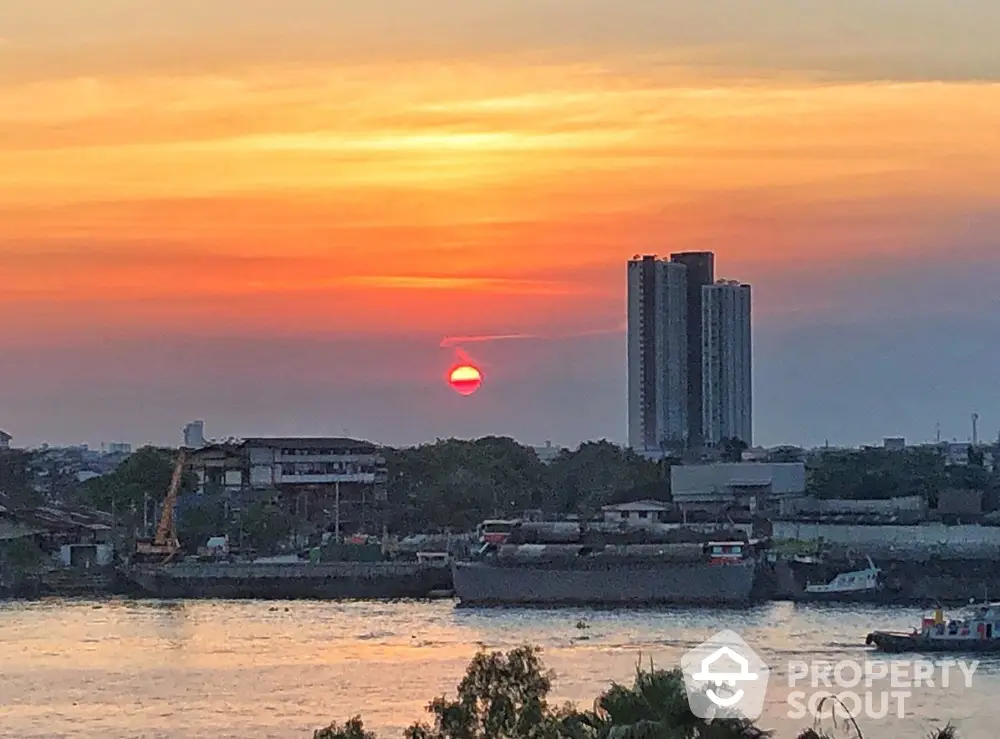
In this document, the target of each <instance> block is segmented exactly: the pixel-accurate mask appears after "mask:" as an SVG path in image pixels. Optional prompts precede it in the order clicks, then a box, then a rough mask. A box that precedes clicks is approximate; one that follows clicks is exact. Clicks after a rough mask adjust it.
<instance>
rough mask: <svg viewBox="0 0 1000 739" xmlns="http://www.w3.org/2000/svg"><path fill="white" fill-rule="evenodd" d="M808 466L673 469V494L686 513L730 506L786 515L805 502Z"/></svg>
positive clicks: (744, 464)
mask: <svg viewBox="0 0 1000 739" xmlns="http://www.w3.org/2000/svg"><path fill="white" fill-rule="evenodd" d="M805 490H806V466H805V465H804V464H803V463H801V462H732V463H726V464H683V465H674V466H673V467H671V468H670V492H671V495H672V497H673V500H674V503H676V504H677V505H678V506H679V507H680V508H681V509H683V510H722V509H725V508H727V507H730V506H739V507H741V508H748V509H749V510H750V511H757V510H761V509H764V508H769V507H773V508H777V509H778V510H779V511H782V510H783V509H784V508H789V507H791V506H792V505H793V504H794V503H795V502H797V501H799V500H801V498H802V497H803V496H804V495H805Z"/></svg>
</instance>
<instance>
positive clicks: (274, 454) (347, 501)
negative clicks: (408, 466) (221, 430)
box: [188, 437, 389, 531]
mask: <svg viewBox="0 0 1000 739" xmlns="http://www.w3.org/2000/svg"><path fill="white" fill-rule="evenodd" d="M188 466H189V467H190V469H191V470H192V471H193V472H194V473H195V475H196V476H197V479H198V484H197V492H198V493H199V494H216V495H218V494H221V495H223V496H225V497H226V498H228V499H230V500H231V501H232V502H233V504H234V505H235V506H238V505H240V504H241V503H242V502H244V501H249V500H257V499H259V498H260V496H261V495H268V494H272V493H273V495H272V498H273V499H275V500H278V501H281V502H283V504H284V505H285V506H286V508H287V509H288V510H290V511H294V512H295V513H296V514H297V515H299V516H301V517H303V518H306V519H310V520H314V521H324V522H329V521H337V520H339V521H340V523H341V527H340V528H341V530H342V531H348V530H352V529H357V528H363V527H365V526H367V525H370V524H372V523H373V521H372V519H371V516H370V515H369V514H371V512H372V507H373V504H378V503H381V502H383V501H385V500H386V497H387V494H386V486H387V483H388V477H389V475H388V469H387V467H386V459H385V455H384V454H383V452H382V450H381V448H380V447H379V446H377V445H376V444H373V443H371V442H368V441H360V440H357V439H347V438H341V437H251V438H247V439H243V440H241V441H233V442H226V443H222V444H208V445H205V446H203V447H201V448H200V449H195V450H192V451H191V452H189V454H188Z"/></svg>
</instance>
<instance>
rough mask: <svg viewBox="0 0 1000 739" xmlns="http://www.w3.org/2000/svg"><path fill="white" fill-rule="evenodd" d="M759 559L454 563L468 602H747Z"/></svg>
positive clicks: (457, 589) (458, 585)
mask: <svg viewBox="0 0 1000 739" xmlns="http://www.w3.org/2000/svg"><path fill="white" fill-rule="evenodd" d="M756 569H757V567H756V563H754V562H752V561H747V562H743V563H738V564H726V565H711V564H707V563H663V562H660V563H657V562H641V561H640V562H616V563H603V564H601V563H591V564H590V566H584V565H568V564H560V565H532V564H517V565H508V564H496V563H492V562H455V563H454V564H453V565H452V579H453V581H454V587H455V595H456V597H457V598H458V599H459V601H460V602H461V603H462V604H464V605H551V606H555V605H660V604H664V605H665V604H676V605H743V604H747V603H749V602H750V601H751V599H752V592H753V588H754V582H755V575H756Z"/></svg>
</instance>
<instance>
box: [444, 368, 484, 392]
mask: <svg viewBox="0 0 1000 739" xmlns="http://www.w3.org/2000/svg"><path fill="white" fill-rule="evenodd" d="M448 384H449V385H451V388H452V390H454V391H455V392H456V393H458V394H459V395H472V394H473V393H474V392H476V390H478V389H479V386H480V385H482V384H483V373H482V372H480V371H479V368H478V367H476V366H474V365H471V364H459V365H456V366H455V367H454V368H452V370H451V372H449V373H448Z"/></svg>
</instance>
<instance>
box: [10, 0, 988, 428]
mask: <svg viewBox="0 0 1000 739" xmlns="http://www.w3.org/2000/svg"><path fill="white" fill-rule="evenodd" d="M998 25H1000V5H998V4H997V3H996V2H987V1H986V0H913V2H909V3H905V4H901V3H889V4H886V3H873V2H870V1H868V2H862V1H861V0H843V1H842V2H837V3H825V4H824V3H817V4H813V5H809V7H805V5H804V4H803V3H802V2H801V1H800V0H794V1H793V0H773V2H771V3H769V5H768V12H767V13H766V14H761V13H760V12H759V9H758V8H757V7H756V6H754V5H752V4H748V3H733V2H725V1H724V0H704V1H703V2H699V3H680V2H662V3H654V2H647V1H646V0H641V1H640V0H620V2H616V3H614V4H612V5H608V3H607V2H603V1H602V2H599V1H598V0H578V1H577V2H573V3H568V2H557V1H556V0H507V1H506V2H500V1H499V0H477V1H476V2H463V1H461V0H435V2H433V3H428V4H420V3H400V2H397V1H396V0H370V1H369V2H365V3H350V2H341V3H336V2H333V3H332V2H321V0H287V2H283V3H261V2H251V3H246V2H238V1H237V0H212V2H208V3H206V2H194V0H175V1H174V2H166V0H148V1H147V2H141V3H139V2H125V0H87V2H84V3H63V4H62V5H60V8H59V12H58V13H53V12H52V9H51V7H50V4H47V3H41V2H38V1H37V0H6V1H5V2H3V3H0V29H2V31H0V70H2V71H0V275H3V277H4V289H3V291H0V310H2V315H3V321H0V428H2V429H4V430H5V431H8V432H10V433H11V434H13V435H14V437H15V443H28V444H35V443H39V442H41V441H43V440H47V441H49V442H51V443H69V442H75V441H81V440H86V441H88V442H90V443H91V444H97V443H99V442H100V441H101V440H126V441H130V442H132V443H135V444H139V443H142V442H144V441H154V442H157V443H177V440H178V433H179V432H178V429H179V428H181V427H183V425H184V424H185V423H187V422H188V421H189V420H191V419H193V418H205V419H206V421H207V422H208V424H209V428H210V429H212V433H220V434H223V433H225V434H229V433H232V434H275V435H277V434H331V433H332V434H339V433H341V432H342V429H344V428H347V429H349V430H350V432H351V435H354V436H359V437H364V438H369V439H373V440H378V441H382V442H385V443H390V444H408V443H415V442H419V441H425V440H432V439H434V438H435V437H447V436H457V437H472V436H480V435H484V434H490V433H494V434H501V435H509V436H513V437H515V438H518V439H521V440H523V441H525V442H530V443H541V442H543V441H544V440H545V439H552V440H553V441H555V442H558V443H560V444H575V443H577V442H579V441H581V440H583V439H593V438H601V437H607V438H609V439H612V440H614V441H617V442H619V443H624V442H625V440H626V438H625V430H626V427H627V426H626V424H627V420H626V416H627V414H626V408H625V403H624V402H623V401H622V399H623V398H624V397H626V392H627V391H626V380H625V371H624V364H625V362H624V355H625V353H626V350H625V346H626V337H625V332H624V325H623V323H624V315H623V314H624V310H623V302H624V299H623V296H622V291H623V285H622V274H621V273H622V264H623V262H625V261H626V260H628V258H629V257H631V256H632V255H633V254H649V253H663V254H667V253H674V252H702V251H711V252H714V253H715V254H716V255H717V258H718V260H719V264H720V265H722V264H724V265H725V269H724V270H723V269H720V272H722V273H724V275H722V276H733V277H738V278H739V279H740V280H743V281H745V282H746V283H748V284H751V285H753V290H754V301H753V311H754V321H753V331H754V334H753V338H754V374H755V377H754V385H755V408H754V414H753V415H754V435H755V441H756V442H759V443H761V444H765V445H773V444H779V443H784V442H797V443H802V444H806V445H818V444H822V443H823V440H824V439H829V440H830V441H831V443H834V444H838V445H839V444H845V445H857V444H860V443H878V442H879V440H880V439H881V438H882V437H883V436H887V435H903V436H905V437H907V438H909V439H921V438H922V439H927V440H930V439H933V438H934V435H935V431H934V429H935V424H936V423H937V422H940V423H941V424H942V428H943V430H944V431H943V433H944V435H945V436H946V437H949V438H951V437H956V438H964V437H967V436H968V435H969V434H970V431H969V430H968V429H969V428H970V421H969V417H970V414H971V413H972V412H973V411H976V412H978V413H979V414H980V418H981V420H980V434H981V436H982V437H983V438H984V439H987V438H993V437H994V436H995V435H996V429H998V428H1000V373H998V370H997V367H1000V345H998V342H997V341H996V337H998V336H1000V312H998V311H997V309H996V303H997V299H996V286H997V285H998V284H1000V247H998V244H997V240H998V236H997V234H1000V191H998V188H997V187H996V182H998V181H1000V147H997V146H996V143H995V140H996V131H997V130H1000V69H998V67H997V64H996V58H995V57H996V54H995V51H994V47H995V43H994V39H993V33H994V29H995V28H997V27H998ZM458 336H465V337H470V340H469V341H466V342H465V343H462V344H460V345H459V346H460V348H461V349H462V350H464V351H466V352H467V353H469V354H470V355H471V356H472V358H473V359H475V360H476V363H477V365H478V366H480V367H481V368H482V369H483V372H484V376H485V379H484V382H483V385H482V388H481V389H480V390H479V391H478V392H477V393H476V394H475V395H474V396H471V397H468V398H462V397H458V396H457V395H456V394H455V393H454V392H453V391H452V390H451V389H450V388H449V387H448V386H447V384H446V383H445V381H444V374H445V372H447V370H448V367H449V366H450V365H451V363H452V361H453V360H454V352H455V348H454V347H452V348H450V349H444V348H442V343H443V342H442V339H445V338H449V337H458ZM512 336H516V337H520V338H510V337H512ZM500 337H503V338H500ZM692 369H694V371H693V372H692ZM688 372H689V373H690V374H694V373H696V372H697V369H696V365H692V366H691V367H689V368H688ZM689 415H690V414H689Z"/></svg>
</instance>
